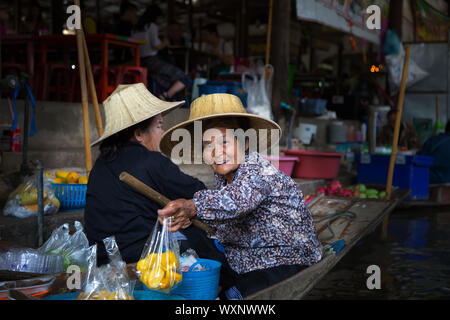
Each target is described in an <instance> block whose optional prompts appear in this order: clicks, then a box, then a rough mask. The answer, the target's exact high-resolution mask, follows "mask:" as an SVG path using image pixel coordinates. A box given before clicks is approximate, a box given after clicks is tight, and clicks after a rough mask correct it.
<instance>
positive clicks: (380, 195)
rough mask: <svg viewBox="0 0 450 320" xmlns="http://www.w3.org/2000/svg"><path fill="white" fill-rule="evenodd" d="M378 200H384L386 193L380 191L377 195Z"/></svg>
mask: <svg viewBox="0 0 450 320" xmlns="http://www.w3.org/2000/svg"><path fill="white" fill-rule="evenodd" d="M378 198H380V199H384V198H386V191H381V192H380V193H379V194H378Z"/></svg>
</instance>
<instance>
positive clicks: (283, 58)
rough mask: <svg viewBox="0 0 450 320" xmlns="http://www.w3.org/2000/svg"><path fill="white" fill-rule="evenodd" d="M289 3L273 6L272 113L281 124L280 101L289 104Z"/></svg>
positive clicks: (279, 0) (282, 1) (279, 1)
mask: <svg viewBox="0 0 450 320" xmlns="http://www.w3.org/2000/svg"><path fill="white" fill-rule="evenodd" d="M290 23H291V1H290V0H277V1H274V4H273V26H272V27H273V29H272V36H271V38H272V40H271V42H272V44H271V46H272V50H271V56H272V65H273V68H274V78H273V94H272V111H273V114H274V116H275V119H277V121H278V122H281V117H282V113H281V104H280V103H281V101H285V102H286V103H288V104H289V39H290V32H289V31H290Z"/></svg>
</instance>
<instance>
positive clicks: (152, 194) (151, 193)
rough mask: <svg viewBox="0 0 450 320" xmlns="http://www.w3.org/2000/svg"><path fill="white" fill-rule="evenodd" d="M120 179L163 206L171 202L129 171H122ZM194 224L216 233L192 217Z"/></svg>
mask: <svg viewBox="0 0 450 320" xmlns="http://www.w3.org/2000/svg"><path fill="white" fill-rule="evenodd" d="M119 179H120V181H122V182H124V183H126V184H127V185H129V186H130V187H131V188H133V189H134V190H136V191H137V192H139V193H140V194H142V195H144V196H146V197H147V198H149V199H150V200H153V201H155V202H156V203H158V204H159V205H160V206H161V207H165V206H166V205H167V204H168V203H169V202H170V199H167V198H166V197H164V196H163V195H162V194H161V193H159V192H158V191H156V190H155V189H153V188H151V187H149V186H148V185H146V184H145V183H143V182H142V181H140V180H139V179H137V178H135V177H133V176H132V175H131V174H129V173H128V172H125V171H124V172H122V173H121V174H120V176H119ZM192 224H193V225H194V226H195V227H197V228H199V229H201V230H203V231H207V232H209V233H211V234H214V233H215V231H214V229H212V228H211V227H210V226H208V225H207V224H204V223H203V222H200V221H198V220H197V219H192Z"/></svg>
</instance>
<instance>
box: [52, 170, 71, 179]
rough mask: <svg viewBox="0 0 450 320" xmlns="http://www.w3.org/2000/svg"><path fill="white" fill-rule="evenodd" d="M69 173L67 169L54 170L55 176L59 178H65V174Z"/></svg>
mask: <svg viewBox="0 0 450 320" xmlns="http://www.w3.org/2000/svg"><path fill="white" fill-rule="evenodd" d="M68 175H69V172H68V171H56V172H55V176H56V177H57V178H61V179H67V176H68Z"/></svg>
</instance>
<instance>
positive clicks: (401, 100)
mask: <svg viewBox="0 0 450 320" xmlns="http://www.w3.org/2000/svg"><path fill="white" fill-rule="evenodd" d="M410 56H411V45H408V47H407V48H406V55H405V61H404V63H403V74H402V82H401V84H400V93H399V97H398V104H397V116H396V118H395V128H394V138H393V141H392V153H391V158H390V161H389V171H388V179H387V182H386V199H387V200H388V201H389V200H391V194H392V179H393V177H394V169H395V159H396V157H397V147H398V137H399V134H400V124H401V121H402V113H403V103H404V100H405V90H406V79H407V76H408V65H409V58H410ZM388 222H389V216H388V215H386V217H385V218H384V220H383V230H382V239H383V240H384V239H386V238H387V226H388Z"/></svg>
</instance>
